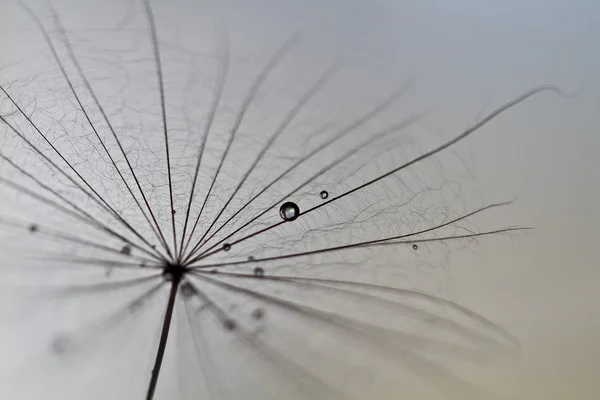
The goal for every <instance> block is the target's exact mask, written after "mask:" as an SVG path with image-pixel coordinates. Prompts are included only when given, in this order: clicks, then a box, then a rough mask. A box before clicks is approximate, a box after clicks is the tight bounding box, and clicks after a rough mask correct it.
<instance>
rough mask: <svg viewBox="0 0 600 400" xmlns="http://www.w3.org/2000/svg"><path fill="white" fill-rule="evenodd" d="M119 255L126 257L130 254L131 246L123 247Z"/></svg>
mask: <svg viewBox="0 0 600 400" xmlns="http://www.w3.org/2000/svg"><path fill="white" fill-rule="evenodd" d="M121 254H123V255H125V256H128V255H130V254H131V246H129V245H128V244H127V245H125V246H123V248H121Z"/></svg>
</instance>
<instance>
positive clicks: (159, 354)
mask: <svg viewBox="0 0 600 400" xmlns="http://www.w3.org/2000/svg"><path fill="white" fill-rule="evenodd" d="M180 282H181V278H180V277H174V278H173V282H172V284H171V293H170V294H169V303H168V304H167V310H166V311H165V319H164V321H163V326H162V332H161V334H160V342H159V343H158V350H157V351H156V359H155V361H154V368H153V369H152V376H151V377H150V384H149V385H148V394H147V395H146V400H152V399H153V398H154V391H155V390H156V383H157V382H158V375H159V374H160V367H161V366H162V361H163V357H164V355H165V348H166V347H167V339H168V338H169V330H170V328H171V318H172V317H173V309H174V308H175V297H177V289H178V288H179V283H180Z"/></svg>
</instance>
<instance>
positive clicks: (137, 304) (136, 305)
mask: <svg viewBox="0 0 600 400" xmlns="http://www.w3.org/2000/svg"><path fill="white" fill-rule="evenodd" d="M143 307H144V301H143V300H136V301H134V302H133V303H131V304H130V305H129V312H130V313H131V314H135V313H137V312H138V311H140V310H141V309H142V308H143Z"/></svg>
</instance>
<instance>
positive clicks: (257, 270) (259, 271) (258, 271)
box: [254, 267, 265, 278]
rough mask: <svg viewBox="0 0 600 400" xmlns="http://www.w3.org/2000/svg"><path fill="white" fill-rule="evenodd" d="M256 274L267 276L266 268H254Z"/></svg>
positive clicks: (260, 276)
mask: <svg viewBox="0 0 600 400" xmlns="http://www.w3.org/2000/svg"><path fill="white" fill-rule="evenodd" d="M254 276H258V277H259V278H262V277H263V276H265V270H264V269H262V268H261V267H256V268H254Z"/></svg>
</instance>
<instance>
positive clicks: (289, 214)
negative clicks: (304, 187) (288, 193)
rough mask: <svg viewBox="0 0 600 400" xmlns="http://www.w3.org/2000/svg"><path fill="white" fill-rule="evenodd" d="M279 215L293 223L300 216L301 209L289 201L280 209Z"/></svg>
mask: <svg viewBox="0 0 600 400" xmlns="http://www.w3.org/2000/svg"><path fill="white" fill-rule="evenodd" d="M279 215H280V216H281V218H283V220H284V221H293V220H295V219H296V218H298V216H299V215H300V208H298V205H297V204H296V203H293V202H291V201H288V202H286V203H283V204H282V205H281V208H279Z"/></svg>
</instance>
